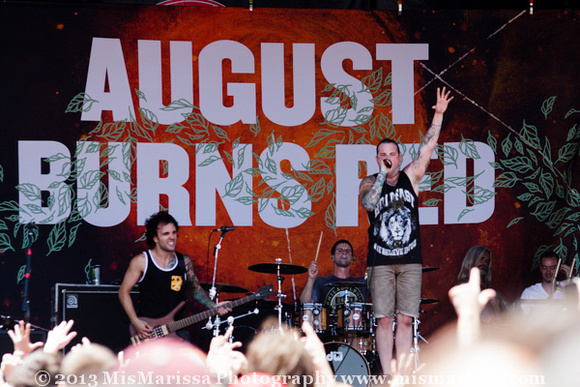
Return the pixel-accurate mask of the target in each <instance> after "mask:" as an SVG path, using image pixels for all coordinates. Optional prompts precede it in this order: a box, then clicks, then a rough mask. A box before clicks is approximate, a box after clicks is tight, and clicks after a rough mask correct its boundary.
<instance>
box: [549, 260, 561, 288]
mask: <svg viewBox="0 0 580 387" xmlns="http://www.w3.org/2000/svg"><path fill="white" fill-rule="evenodd" d="M561 264H562V258H559V259H558V267H556V273H554V278H553V279H552V295H553V294H554V292H555V291H556V277H558V272H559V271H560V265H561ZM552 295H550V297H551V296H552Z"/></svg>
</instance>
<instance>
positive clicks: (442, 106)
mask: <svg viewBox="0 0 580 387" xmlns="http://www.w3.org/2000/svg"><path fill="white" fill-rule="evenodd" d="M450 94H451V91H447V92H446V91H445V87H443V90H441V89H439V88H437V102H436V103H435V105H433V109H434V110H435V113H439V114H443V113H445V111H446V110H447V105H449V102H451V100H452V99H453V98H455V97H449V95H450Z"/></svg>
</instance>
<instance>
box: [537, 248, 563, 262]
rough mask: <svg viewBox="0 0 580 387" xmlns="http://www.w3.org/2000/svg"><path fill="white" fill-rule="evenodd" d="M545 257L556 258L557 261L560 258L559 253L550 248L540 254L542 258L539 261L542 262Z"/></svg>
mask: <svg viewBox="0 0 580 387" xmlns="http://www.w3.org/2000/svg"><path fill="white" fill-rule="evenodd" d="M544 258H556V261H557V260H558V259H559V257H558V254H556V253H555V252H554V251H553V250H548V251H546V252H544V253H543V254H542V255H540V260H539V261H538V262H542V259H544Z"/></svg>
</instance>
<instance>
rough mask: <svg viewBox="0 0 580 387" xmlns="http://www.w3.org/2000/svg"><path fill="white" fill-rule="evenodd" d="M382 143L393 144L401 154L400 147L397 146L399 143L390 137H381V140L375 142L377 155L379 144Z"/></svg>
mask: <svg viewBox="0 0 580 387" xmlns="http://www.w3.org/2000/svg"><path fill="white" fill-rule="evenodd" d="M382 144H395V146H396V147H397V153H398V154H401V149H400V148H399V144H398V143H397V142H396V141H395V140H393V139H390V138H383V139H382V140H381V142H379V143H378V144H377V155H378V154H379V146H381V145H382Z"/></svg>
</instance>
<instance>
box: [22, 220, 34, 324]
mask: <svg viewBox="0 0 580 387" xmlns="http://www.w3.org/2000/svg"><path fill="white" fill-rule="evenodd" d="M26 228H27V229H28V246H26V270H25V273H24V292H23V293H22V311H23V312H24V321H25V322H27V323H28V322H30V298H29V296H28V283H29V280H30V273H31V272H32V243H33V237H34V229H35V228H36V225H35V224H34V223H31V224H29V225H27V227H26Z"/></svg>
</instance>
